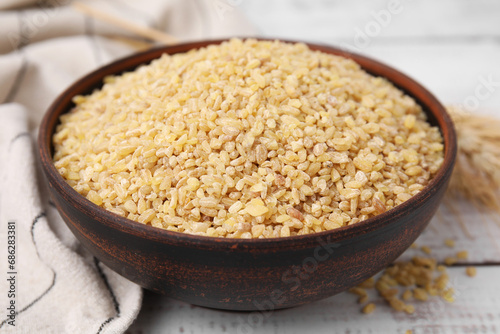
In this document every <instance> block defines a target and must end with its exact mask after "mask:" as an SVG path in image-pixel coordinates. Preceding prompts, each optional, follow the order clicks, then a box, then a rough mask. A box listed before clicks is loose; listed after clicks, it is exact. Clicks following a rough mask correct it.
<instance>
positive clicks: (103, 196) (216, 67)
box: [53, 39, 444, 238]
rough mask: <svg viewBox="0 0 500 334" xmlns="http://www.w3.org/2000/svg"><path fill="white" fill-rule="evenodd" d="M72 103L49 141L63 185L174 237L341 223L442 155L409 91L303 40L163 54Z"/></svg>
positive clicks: (316, 228)
mask: <svg viewBox="0 0 500 334" xmlns="http://www.w3.org/2000/svg"><path fill="white" fill-rule="evenodd" d="M74 103H75V107H74V108H73V110H71V111H70V112H69V113H66V114H64V115H62V116H61V117H60V121H61V123H60V124H59V125H58V127H57V130H56V133H55V134H54V136H53V144H54V152H55V153H54V164H55V166H56V168H57V169H58V170H59V172H60V173H61V175H62V176H63V177H64V178H65V179H66V180H67V182H68V184H69V185H71V186H72V187H74V188H75V189H76V190H77V191H78V192H79V193H80V194H81V195H83V196H85V197H87V198H88V199H89V200H91V201H92V202H94V203H95V204H97V205H100V206H102V207H103V208H106V209H108V210H110V211H112V212H115V213H116V214H119V215H122V216H125V217H129V218H131V219H135V220H138V221H140V222H142V223H144V224H151V225H154V226H157V227H162V226H163V227H166V228H168V229H169V230H171V231H177V232H185V233H191V234H198V235H208V236H212V237H228V238H248V237H251V238H271V237H286V236H294V235H300V234H306V233H312V232H320V231H325V230H329V229H333V228H338V227H341V226H346V225H350V224H353V223H356V222H358V221H360V220H364V219H367V218H370V217H372V216H375V215H377V214H379V213H382V212H385V211H386V210H390V209H392V208H393V207H394V206H396V205H399V204H401V203H403V202H404V201H406V200H408V199H409V198H410V197H411V196H413V195H415V194H416V193H417V192H419V191H420V190H421V189H422V188H421V187H420V186H422V187H423V186H425V185H426V184H427V183H428V182H429V180H430V179H431V178H432V177H433V175H434V174H435V173H436V172H437V171H438V169H439V167H440V165H441V164H442V162H443V149H444V148H443V145H442V142H443V140H442V137H441V134H440V132H439V130H438V128H437V127H433V126H431V125H430V124H429V123H427V122H426V116H425V113H424V112H423V111H422V108H421V107H420V106H419V105H418V104H417V103H416V102H415V101H414V100H413V99H412V98H411V97H409V96H407V95H405V94H404V93H403V92H402V91H400V90H398V89H397V88H396V87H394V86H393V85H392V84H391V83H390V82H388V81H387V80H385V79H383V78H375V77H373V76H371V75H370V74H368V73H366V72H364V71H363V70H362V69H361V68H360V66H359V65H358V64H356V63H355V62H354V61H352V60H350V59H346V58H343V57H340V56H334V55H329V54H325V53H322V52H319V51H312V50H310V49H309V48H308V47H307V46H306V45H305V44H301V43H296V44H291V43H284V42H279V41H257V40H254V39H247V40H244V41H243V40H240V39H232V40H230V41H227V42H224V43H222V44H220V45H210V46H207V47H205V48H201V49H198V50H192V51H190V52H187V53H180V54H175V55H167V54H165V55H163V56H162V57H160V58H159V59H156V60H154V61H152V62H151V63H150V64H149V65H144V66H141V67H139V68H137V69H136V70H135V71H133V72H129V73H125V74H122V75H120V76H114V77H108V78H106V79H105V80H104V85H103V87H102V88H101V89H100V90H96V91H94V92H93V93H92V94H90V95H88V96H76V97H75V98H74ZM423 138H424V139H425V140H423ZM415 184H417V185H420V186H419V187H417V188H415ZM410 187H411V188H410ZM320 198H328V199H329V202H328V204H323V203H322V202H321V200H320ZM238 202H240V204H235V203H238ZM134 204H135V205H134ZM233 205H236V206H233ZM150 210H152V211H150ZM361 210H363V212H361ZM284 215H287V216H289V218H290V219H288V220H284V221H278V218H280V219H282V218H283V217H284ZM361 218H362V219H361ZM243 222H245V223H246V225H245V224H241V223H243ZM258 225H263V226H266V227H265V228H264V229H262V228H261V227H259V228H255V229H253V228H252V227H253V226H258Z"/></svg>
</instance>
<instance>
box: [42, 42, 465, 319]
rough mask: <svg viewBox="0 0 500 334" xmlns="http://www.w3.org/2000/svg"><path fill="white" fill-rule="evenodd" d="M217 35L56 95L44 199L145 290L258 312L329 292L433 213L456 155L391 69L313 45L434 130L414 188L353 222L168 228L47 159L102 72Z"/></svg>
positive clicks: (427, 96)
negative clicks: (419, 187)
mask: <svg viewBox="0 0 500 334" xmlns="http://www.w3.org/2000/svg"><path fill="white" fill-rule="evenodd" d="M220 42H221V41H203V42H197V43H189V44H181V45H176V46H171V47H162V48H158V49H154V50H150V51H146V52H143V53H139V54H136V55H133V56H131V57H128V58H125V59H122V60H118V61H116V62H114V63H112V64H110V65H107V66H105V67H102V68H100V69H98V70H96V71H94V72H92V73H90V74H89V75H87V76H85V77H84V78H82V79H80V80H78V81H77V82H76V83H75V84H73V85H72V86H71V87H69V88H68V89H67V90H66V91H65V92H63V93H62V94H61V95H60V96H59V97H58V98H57V99H56V101H55V102H54V103H53V104H52V106H51V107H50V108H49V110H48V111H47V113H46V115H45V117H44V119H43V121H42V123H41V126H40V132H39V138H38V146H39V154H40V158H41V163H42V167H43V171H44V172H45V176H46V177H47V180H48V183H49V185H50V192H51V195H52V199H53V201H54V203H55V205H56V207H57V209H58V210H59V212H60V214H61V215H62V217H63V218H64V220H65V222H66V224H67V225H68V227H69V228H70V229H71V231H72V232H73V233H74V234H75V236H76V237H77V238H78V240H80V241H81V243H82V244H83V245H84V246H85V247H86V248H87V249H88V250H89V251H90V252H91V253H92V254H94V255H95V256H96V257H97V258H98V259H99V260H101V261H102V262H103V263H105V264H106V265H107V266H108V267H110V268H111V269H113V270H115V271H116V272H118V273H120V274H121V275H122V276H124V277H126V278H128V279H130V280H131V281H133V282H136V283H137V284H140V285H141V286H143V287H144V288H146V289H149V290H153V291H156V292H161V293H164V294H166V295H168V296H171V297H173V298H176V299H180V300H183V301H187V302H189V303H192V304H196V305H201V306H207V307H213V308H219V309H230V310H267V309H278V308H286V307H291V306H296V305H300V304H304V303H308V302H312V301H315V300H318V299H322V298H326V297H329V296H332V295H334V294H336V293H339V292H341V291H344V290H346V289H348V288H350V287H352V286H354V285H356V284H358V283H360V282H361V281H363V280H365V279H367V278H369V277H370V276H372V275H373V274H375V273H377V272H378V271H380V270H381V269H383V268H384V267H386V266H387V265H388V264H390V263H391V262H392V261H394V259H396V258H397V257H398V256H399V255H400V254H401V253H402V252H403V251H404V250H406V249H407V248H408V247H409V246H410V245H411V244H412V243H413V241H414V240H415V239H416V238H417V237H418V236H419V235H420V233H421V232H422V230H423V229H424V228H425V227H426V226H427V224H428V222H429V220H430V219H431V217H432V216H433V214H434V213H435V211H436V209H437V207H438V205H439V202H440V201H441V198H442V197H443V195H444V193H445V190H446V186H447V184H448V180H449V178H450V175H451V172H452V169H453V164H454V162H455V155H456V138H455V132H454V129H453V125H452V122H451V120H450V118H449V116H448V115H447V113H446V112H445V109H444V108H443V106H442V105H441V104H440V103H439V102H438V100H437V99H436V98H435V97H434V96H433V95H432V94H431V93H429V92H428V91H427V90H426V89H425V88H423V87H422V86H421V85H419V84H418V83H417V82H415V81H414V80H412V79H410V78H409V77H407V76H406V75H404V74H402V73H401V72H399V71H397V70H395V69H393V68H391V67H389V66H386V65H384V64H381V63H379V62H377V61H375V60H373V59H370V58H367V57H364V56H360V55H357V54H353V53H349V52H345V51H342V50H339V49H336V48H333V47H329V46H322V45H313V44H309V47H310V48H311V49H313V50H321V51H323V52H326V53H331V54H340V55H343V56H345V57H348V58H352V59H354V60H355V61H356V62H358V63H359V64H360V65H361V66H362V67H363V68H364V69H365V70H366V71H367V72H369V73H371V74H373V75H376V76H382V77H385V78H387V79H389V80H390V81H392V82H393V83H394V84H395V85H396V86H398V87H399V88H401V89H402V90H404V91H405V92H406V93H407V94H409V95H410V96H412V97H413V98H415V100H416V101H418V102H419V103H420V104H421V105H422V107H423V108H424V110H425V112H426V113H427V115H428V118H429V121H430V122H431V123H432V124H433V125H437V126H438V127H439V128H440V130H441V132H442V135H443V137H444V146H445V151H444V152H445V153H444V154H445V159H444V163H443V165H442V167H441V169H440V170H439V171H438V173H437V174H436V176H435V177H434V178H433V179H432V180H431V182H430V183H429V185H428V186H427V187H425V189H424V190H423V191H421V192H420V193H418V194H417V195H416V196H414V197H412V198H411V199H410V200H408V201H407V202H405V203H403V204H401V205H399V206H397V207H396V208H394V209H392V210H389V211H387V212H385V213H383V214H381V215H378V216H376V217H373V218H370V219H368V220H365V221H363V222H360V223H358V224H355V225H351V226H346V227H342V228H339V229H336V230H332V231H326V232H322V233H317V234H310V235H302V236H293V237H288V238H273V239H257V240H241V239H236V240H235V239H224V238H211V237H203V236H195V235H190V234H183V233H178V232H170V231H166V230H162V229H158V228H155V227H152V226H146V225H143V224H140V223H137V222H135V221H131V220H128V219H126V218H123V217H119V216H117V215H115V214H113V213H111V212H108V211H106V210H104V209H103V208H100V207H98V206H96V205H94V204H93V203H91V202H90V201H88V200H87V199H86V198H84V197H83V196H81V195H80V194H78V193H77V192H76V191H75V190H74V189H73V188H71V187H70V186H69V185H68V184H67V183H66V181H65V180H64V179H63V178H62V177H61V176H60V175H59V173H58V172H57V170H56V168H55V167H54V164H53V163H52V154H53V146H52V142H51V138H52V135H53V133H54V130H55V127H56V125H57V124H58V119H59V116H60V115H61V114H63V113H65V112H68V111H69V110H70V109H71V108H72V107H73V104H72V102H71V98H72V97H73V96H75V95H77V94H87V93H90V92H91V91H92V90H94V89H96V88H99V87H100V86H101V84H102V79H103V78H104V77H105V76H107V75H111V74H119V73H122V72H124V71H131V70H133V69H135V68H136V67H138V66H139V65H141V64H145V63H148V62H149V61H151V60H152V59H155V58H158V57H159V56H160V55H161V54H163V53H178V52H185V51H187V50H190V49H193V48H199V47H203V46H206V45H208V44H216V43H220Z"/></svg>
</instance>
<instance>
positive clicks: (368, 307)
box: [363, 303, 375, 314]
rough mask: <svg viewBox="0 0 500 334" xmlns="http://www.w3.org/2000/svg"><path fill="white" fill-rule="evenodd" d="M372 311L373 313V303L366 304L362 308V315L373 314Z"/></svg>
mask: <svg viewBox="0 0 500 334" xmlns="http://www.w3.org/2000/svg"><path fill="white" fill-rule="evenodd" d="M373 311H375V304H373V303H370V304H367V305H365V307H363V313H365V314H370V313H373Z"/></svg>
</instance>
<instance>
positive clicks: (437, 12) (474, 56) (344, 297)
mask: <svg viewBox="0 0 500 334" xmlns="http://www.w3.org/2000/svg"><path fill="white" fill-rule="evenodd" d="M216 2H223V3H224V4H226V5H228V6H232V7H235V8H237V9H238V10H241V11H243V12H244V13H246V14H247V16H248V17H249V19H250V20H251V21H252V22H254V23H255V25H256V26H257V27H258V28H259V29H260V31H261V35H262V36H266V37H277V38H285V39H292V40H304V41H311V42H318V43H326V44H332V45H342V46H343V47H345V48H348V49H352V50H354V51H357V52H360V53H363V54H366V55H369V56H372V57H375V58H377V59H379V60H381V61H383V62H385V63H387V64H390V65H392V66H394V67H396V68H398V69H400V70H401V71H403V72H405V73H407V74H409V75H410V76H412V77H413V78H415V79H416V80H417V81H419V82H420V83H422V84H423V85H424V86H426V87H428V88H429V89H430V90H431V91H432V92H433V93H434V94H435V95H436V96H437V97H438V98H439V99H440V100H441V101H442V102H443V103H445V104H451V103H456V104H468V105H469V106H472V107H474V112H478V113H479V112H483V113H492V114H496V115H497V116H498V117H500V1H496V0H490V1H488V0H476V1H470V0H445V1H431V0H426V1H412V0H400V1H397V3H399V5H398V6H395V5H394V3H395V2H394V1H390V0H376V1H352V2H348V1H340V0H337V1H334V0H332V1H327V0H323V1H310V0H293V1H290V0H251V1H243V0H241V1H238V0H231V1H230V0H214V3H216ZM225 8H226V9H227V8H229V7H225ZM214 10H215V9H214ZM374 13H376V14H374ZM388 13H389V15H388ZM225 15H231V10H228V11H226V12H225ZM377 17H378V20H377ZM485 81H490V82H491V83H490V84H489V85H487V84H485V83H484V82H485ZM478 91H479V92H480V94H478ZM481 93H483V94H481ZM499 131H500V129H499ZM457 207H460V208H461V211H462V215H463V217H464V222H465V224H466V227H467V230H468V233H469V234H470V235H469V236H468V235H467V233H466V231H464V228H463V227H461V226H460V224H459V223H458V222H457V220H456V219H454V218H453V217H452V216H451V215H450V213H449V212H448V211H447V209H446V208H445V207H442V208H441V209H440V214H438V215H437V216H436V217H435V218H434V219H433V221H432V222H431V224H430V226H429V227H428V228H427V229H426V231H425V232H424V233H423V234H422V236H421V237H420V238H419V239H418V241H417V243H418V244H419V245H428V246H430V247H431V248H432V250H433V254H432V255H433V256H435V257H436V258H438V259H439V260H444V258H445V257H447V256H451V255H454V253H455V252H456V251H458V250H463V249H466V250H468V251H469V259H468V260H466V261H462V262H461V263H458V264H457V265H454V266H453V267H452V268H450V269H449V270H448V271H449V274H450V277H451V284H452V285H453V287H454V288H455V291H456V293H455V299H456V301H455V302H454V303H452V304H450V303H447V302H444V301H443V300H442V299H439V298H434V299H432V301H430V302H426V303H418V302H415V303H413V304H414V305H415V307H416V311H415V313H414V314H412V315H408V314H405V313H398V312H395V311H393V310H391V309H390V308H389V307H388V306H387V305H386V304H385V303H384V302H383V301H382V299H381V298H377V297H376V296H375V295H373V300H374V301H375V304H376V305H377V309H376V310H375V312H374V313H372V314H370V315H365V314H362V313H361V312H360V306H359V305H358V304H357V303H356V296H354V295H352V294H349V293H342V294H339V295H337V296H334V297H330V298H327V299H324V300H322V301H319V302H316V303H312V304H309V305H305V306H302V307H297V308H294V309H288V310H282V311H277V312H274V313H273V314H271V315H270V316H269V317H267V318H266V319H265V320H264V321H263V322H262V323H261V324H259V325H258V326H256V327H254V328H253V329H252V330H250V331H247V332H243V333H287V334H288V333H289V334H293V333H297V334H298V333H306V332H314V333H318V334H321V333H405V331H406V330H409V329H411V330H413V333H439V334H440V333H498V332H500V223H495V222H494V221H493V220H492V219H489V218H488V217H483V216H482V215H481V214H480V213H478V212H477V211H476V210H475V209H474V208H472V207H470V206H469V205H467V203H458V204H457ZM448 238H449V239H453V240H455V241H456V246H455V248H454V249H450V248H448V247H446V246H445V245H444V239H448ZM418 252H419V250H418V249H417V250H415V249H410V250H408V251H407V252H406V253H405V254H403V256H402V257H403V258H409V257H410V256H412V255H413V254H416V253H418ZM468 264H474V265H475V266H476V267H477V270H478V271H477V276H476V277H474V278H470V277H468V276H466V275H465V266H466V265H468ZM249 314H250V313H241V312H238V313H236V312H224V311H218V310H211V309H206V308H200V307H195V306H191V305H189V304H186V303H183V302H180V301H176V300H173V299H170V298H168V297H165V296H159V295H156V294H153V293H149V292H146V293H145V297H144V302H143V307H142V310H141V313H140V315H139V317H138V318H137V320H136V321H135V323H134V324H133V325H132V326H131V328H130V329H129V330H128V331H127V333H130V334H141V333H165V334H167V333H237V332H238V329H241V328H243V327H242V324H245V323H246V322H247V321H248V317H249Z"/></svg>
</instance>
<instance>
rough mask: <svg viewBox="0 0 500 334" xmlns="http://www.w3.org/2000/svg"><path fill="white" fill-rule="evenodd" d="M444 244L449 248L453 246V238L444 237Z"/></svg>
mask: <svg viewBox="0 0 500 334" xmlns="http://www.w3.org/2000/svg"><path fill="white" fill-rule="evenodd" d="M444 244H445V245H446V246H448V247H450V248H453V247H455V240H453V239H446V240H445V241H444Z"/></svg>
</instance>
